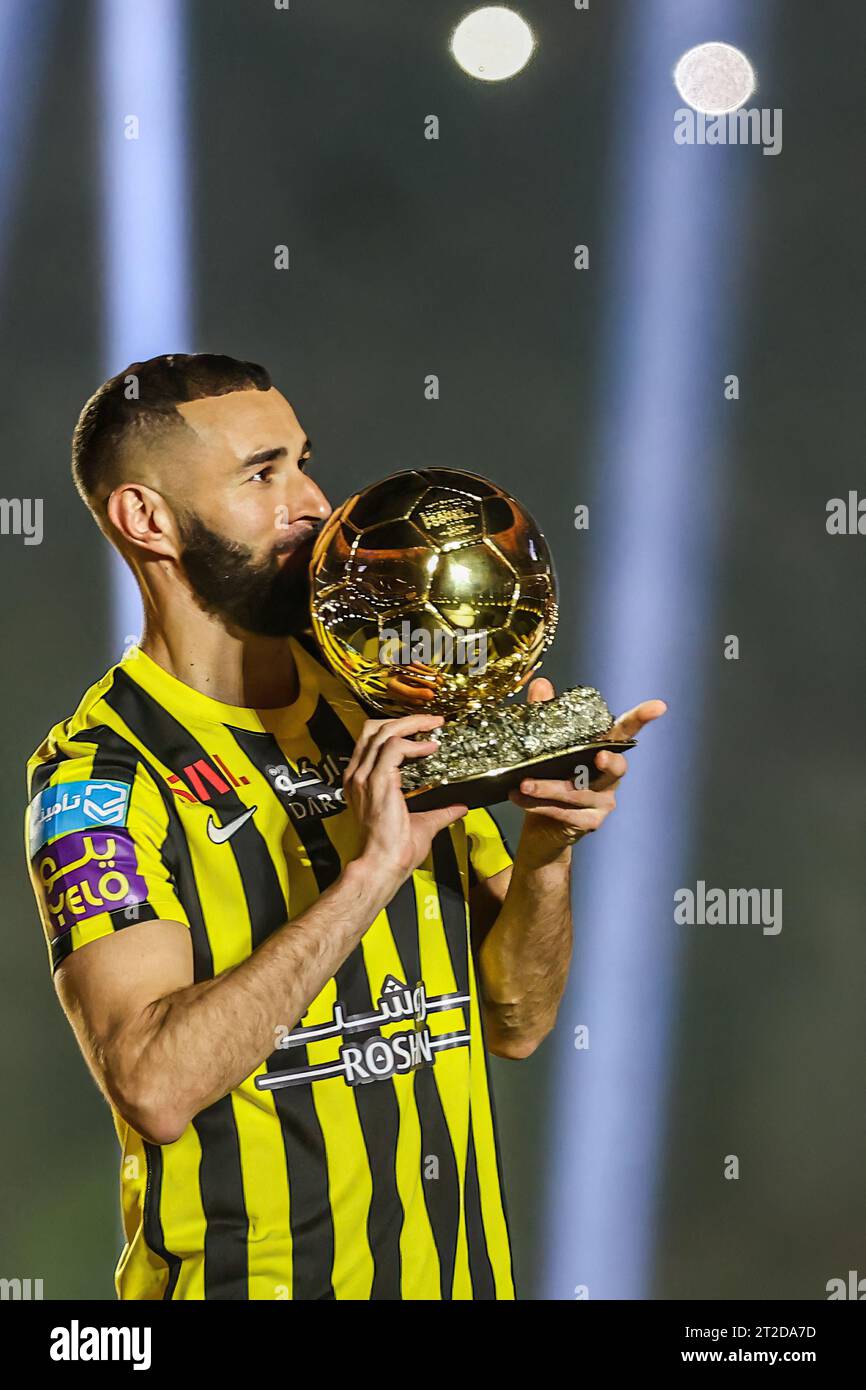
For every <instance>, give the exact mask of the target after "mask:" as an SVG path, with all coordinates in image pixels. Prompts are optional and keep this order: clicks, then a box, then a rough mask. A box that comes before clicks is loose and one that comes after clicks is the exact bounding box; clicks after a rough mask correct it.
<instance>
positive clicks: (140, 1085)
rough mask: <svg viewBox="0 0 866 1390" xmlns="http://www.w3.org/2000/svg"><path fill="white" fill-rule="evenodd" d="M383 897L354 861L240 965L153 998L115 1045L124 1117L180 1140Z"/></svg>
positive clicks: (265, 1049)
mask: <svg viewBox="0 0 866 1390" xmlns="http://www.w3.org/2000/svg"><path fill="white" fill-rule="evenodd" d="M387 902H388V892H387V890H386V889H385V888H384V887H383V886H382V885H381V884H380V883H379V882H378V881H377V880H376V878H375V877H374V876H372V875H371V874H370V872H369V870H368V869H366V868H365V867H363V866H362V865H361V864H360V862H359V861H355V862H353V863H351V864H349V865H348V866H347V869H346V870H345V871H344V872H343V873H342V874H341V875H340V877H339V879H337V881H336V882H335V883H334V884H333V885H332V886H331V887H330V888H328V889H326V890H325V892H324V893H322V895H321V897H319V898H318V899H317V900H316V902H315V903H313V904H312V906H311V907H309V908H308V909H307V910H306V911H304V912H302V913H300V914H299V915H298V916H297V917H296V918H293V919H292V920H291V921H289V922H287V923H286V924H285V925H284V926H282V927H280V928H278V930H277V931H275V932H273V933H272V935H271V936H269V937H268V939H267V940H266V941H264V942H262V944H261V945H260V946H258V947H257V948H256V950H254V951H253V952H252V954H251V955H250V956H248V957H247V959H246V960H244V961H242V962H241V963H240V964H239V965H236V966H233V967H232V968H230V969H229V970H226V971H224V972H223V973H222V974H220V975H218V976H217V977H216V978H215V979H213V980H204V981H202V982H200V983H198V984H194V985H189V986H188V987H187V988H185V989H181V990H177V991H176V992H174V993H173V994H170V995H167V996H166V997H165V998H163V999H159V1000H156V1001H155V1002H154V1003H153V1004H151V1005H150V1006H149V1007H148V1009H147V1010H146V1011H145V1013H144V1015H143V1016H141V1017H139V1018H138V1019H136V1020H134V1021H132V1022H130V1023H129V1024H128V1025H127V1027H126V1028H125V1030H124V1036H123V1037H122V1038H118V1039H116V1040H115V1045H114V1047H113V1048H112V1052H113V1053H114V1055H115V1058H116V1060H115V1062H114V1064H113V1066H114V1078H113V1079H114V1081H115V1085H114V1086H113V1087H112V1086H110V1087H109V1089H110V1091H115V1092H118V1093H119V1097H118V1096H117V1095H116V1094H115V1095H112V1099H113V1100H114V1101H115V1103H117V1101H118V1099H120V1101H121V1103H122V1104H123V1110H124V1112H125V1118H127V1119H128V1120H129V1121H130V1123H132V1124H133V1127H134V1128H136V1129H139V1130H140V1131H141V1132H143V1133H144V1135H145V1137H149V1138H153V1139H154V1141H155V1142H158V1143H171V1142H173V1140H174V1139H176V1138H178V1137H179V1136H180V1134H181V1133H182V1132H183V1130H184V1129H185V1127H186V1125H187V1124H188V1123H189V1121H190V1120H191V1119H192V1118H193V1116H195V1115H197V1114H198V1113H199V1111H200V1110H203V1109H205V1107H206V1106H208V1105H210V1104H212V1103H213V1102H214V1101H216V1100H219V1099H220V1098H221V1097H222V1096H224V1095H227V1094H228V1092H229V1091H231V1090H233V1089H234V1088H235V1087H236V1086H238V1085H240V1083H241V1082H242V1081H243V1080H244V1079H245V1078H246V1077H247V1076H249V1075H250V1074H251V1073H252V1072H254V1071H255V1070H256V1069H257V1067H259V1066H260V1065H261V1063H262V1062H263V1061H264V1059H265V1058H266V1057H268V1056H269V1055H270V1053H271V1052H273V1050H274V1048H275V1046H276V1042H277V1033H276V1030H277V1028H279V1027H284V1028H286V1029H292V1028H294V1027H295V1026H296V1025H297V1023H298V1022H299V1021H300V1019H301V1018H303V1016H304V1014H305V1013H306V1012H307V1009H308V1008H309V1006H310V1004H311V1003H312V1001H313V1000H314V999H315V998H316V996H317V995H318V994H319V993H320V991H321V990H322V989H323V988H324V986H325V985H326V984H327V982H328V980H330V979H331V978H332V977H333V976H334V974H335V973H336V971H337V970H338V969H339V967H340V966H341V965H342V963H343V961H344V960H345V959H346V958H347V956H349V955H350V953H351V952H352V951H353V950H354V948H355V947H356V946H357V944H358V942H359V941H360V939H361V937H362V936H363V935H364V932H365V931H366V930H367V929H368V927H370V926H371V925H372V923H373V921H374V920H375V918H376V917H377V916H378V914H379V912H380V911H381V910H382V908H383V907H385V906H386V905H387ZM112 1070H113V1068H112V1062H111V1059H109V1058H106V1074H107V1076H108V1077H109V1078H112ZM130 1112H131V1113H130Z"/></svg>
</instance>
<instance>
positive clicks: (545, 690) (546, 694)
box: [526, 676, 556, 705]
mask: <svg viewBox="0 0 866 1390" xmlns="http://www.w3.org/2000/svg"><path fill="white" fill-rule="evenodd" d="M555 693H556V692H555V691H554V688H553V681H549V680H548V679H547V677H546V676H538V677H536V679H535V680H534V681H530V682H529V687H528V689H527V691H526V701H527V704H530V705H534V704H537V703H538V701H539V700H552V699H553V697H554V694H555Z"/></svg>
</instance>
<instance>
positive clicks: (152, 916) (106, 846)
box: [25, 754, 189, 973]
mask: <svg viewBox="0 0 866 1390" xmlns="http://www.w3.org/2000/svg"><path fill="white" fill-rule="evenodd" d="M93 765H94V759H93V755H92V754H90V755H89V756H87V755H85V756H81V755H76V756H73V757H67V758H65V759H63V760H61V761H55V762H54V764H53V765H52V763H51V762H46V763H40V762H39V761H38V755H37V761H36V762H35V766H34V764H33V763H31V765H30V769H29V772H30V777H29V784H30V786H29V790H30V801H29V804H28V806H27V811H26V815H25V848H26V853H27V862H28V866H29V872H30V881H31V883H32V885H33V892H34V893H35V895H36V903H37V906H38V909H39V916H40V918H41V921H42V929H43V932H44V934H45V941H46V945H47V947H48V957H49V961H50V964H51V970H52V973H53V972H54V971H55V970H56V969H57V967H58V965H59V964H60V963H61V961H63V960H65V959H66V957H67V956H69V955H70V954H71V953H72V952H73V951H77V950H78V949H79V948H80V947H81V946H85V945H87V943H88V942H90V941H97V940H98V939H99V937H101V936H109V935H110V934H111V933H112V932H116V931H120V930H121V929H122V928H125V927H129V926H132V925H134V924H135V923H137V922H146V921H155V920H159V919H167V920H171V921H175V922H180V923H181V924H182V925H184V926H186V927H188V926H189V919H188V917H187V914H186V912H185V910H184V908H183V906H182V904H181V902H180V899H179V897H178V894H177V890H176V887H175V884H174V881H173V878H172V874H171V872H170V870H169V867H168V864H167V862H166V857H165V854H164V850H165V848H166V845H167V840H168V833H169V821H168V812H167V810H166V807H165V804H164V802H163V800H162V797H161V796H160V793H159V791H158V789H157V786H156V783H155V782H154V780H153V777H152V776H151V774H150V772H149V771H148V770H147V768H146V767H145V765H144V764H143V763H142V762H139V761H137V760H131V761H130V764H129V766H124V765H117V766H109V767H105V766H104V765H101V766H100V767H99V769H98V775H97V776H96V777H94V776H93Z"/></svg>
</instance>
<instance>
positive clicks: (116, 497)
mask: <svg viewBox="0 0 866 1390" xmlns="http://www.w3.org/2000/svg"><path fill="white" fill-rule="evenodd" d="M105 510H106V515H107V517H108V521H109V524H110V525H111V527H112V528H113V530H114V532H115V534H116V535H117V536H118V538H122V539H123V540H124V541H125V542H126V543H127V544H128V545H131V546H134V547H135V548H136V549H137V550H145V551H147V553H148V554H150V555H153V556H162V557H165V558H167V559H173V560H177V559H179V558H180V554H181V548H182V547H181V540H180V535H179V532H178V527H177V522H176V520H175V517H174V513H173V512H172V510H171V508H170V507H169V506H168V504H167V502H166V501H165V498H164V497H163V496H162V494H161V493H159V492H157V491H156V490H155V489H154V488H152V487H148V486H147V484H146V483H120V485H119V486H118V487H116V488H115V489H114V491H113V492H112V493H111V494H110V496H109V497H108V499H107V501H106V505H105Z"/></svg>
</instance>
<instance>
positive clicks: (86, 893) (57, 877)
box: [33, 783, 147, 936]
mask: <svg viewBox="0 0 866 1390" xmlns="http://www.w3.org/2000/svg"><path fill="white" fill-rule="evenodd" d="M82 785H84V784H83V783H82ZM88 785H89V784H88ZM95 785H99V784H95ZM102 785H104V784H102ZM127 791H128V788H127ZM33 872H34V874H35V876H36V881H37V883H38V884H39V886H40V889H41V892H42V896H43V901H44V903H45V906H46V910H47V913H48V922H49V930H50V931H51V933H52V934H53V935H54V936H59V935H60V934H61V933H63V932H68V931H69V930H70V929H71V928H72V927H74V926H75V924H76V922H81V921H84V920H85V919H86V918H88V917H93V916H95V915H96V913H98V912H112V911H114V909H115V908H118V907H133V906H135V904H137V903H143V902H145V901H146V899H147V884H146V883H145V881H144V879H143V878H142V876H141V874H140V873H139V868H138V859H137V857H136V853H135V844H134V842H133V839H132V836H131V835H130V834H129V831H128V830H116V829H108V830H89V831H80V830H78V831H73V832H72V833H71V834H68V835H63V836H61V838H60V839H57V840H52V841H51V843H50V844H47V845H44V846H43V848H42V849H40V850H39V851H38V852H37V854H36V857H35V859H34V861H33Z"/></svg>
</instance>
